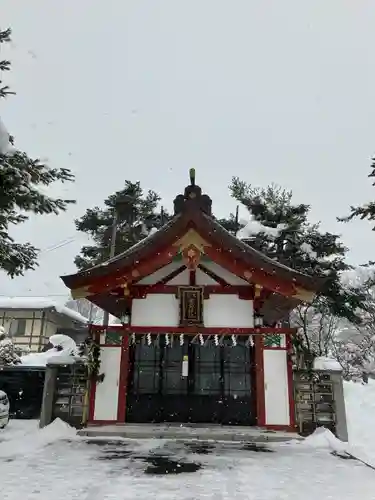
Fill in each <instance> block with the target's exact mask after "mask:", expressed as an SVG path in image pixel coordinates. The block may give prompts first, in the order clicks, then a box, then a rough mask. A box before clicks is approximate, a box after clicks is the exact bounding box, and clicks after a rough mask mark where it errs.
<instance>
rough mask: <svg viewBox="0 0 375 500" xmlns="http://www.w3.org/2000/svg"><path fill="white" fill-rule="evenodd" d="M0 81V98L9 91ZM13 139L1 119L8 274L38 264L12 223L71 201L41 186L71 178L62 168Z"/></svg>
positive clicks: (2, 231) (5, 65) (1, 243)
mask: <svg viewBox="0 0 375 500" xmlns="http://www.w3.org/2000/svg"><path fill="white" fill-rule="evenodd" d="M10 36H11V31H10V29H8V30H5V31H0V45H1V44H2V43H4V42H9V41H10ZM9 69H10V61H7V60H2V61H0V70H1V71H8V70H9ZM12 93H13V92H11V91H10V90H9V87H8V86H6V85H5V86H4V85H2V81H1V80H0V97H6V96H7V95H9V94H12ZM12 145H13V138H12V137H11V136H9V135H8V133H7V131H6V130H5V128H4V127H3V125H2V123H1V122H0V269H2V270H4V271H5V272H6V273H7V274H9V275H10V276H11V277H13V276H17V275H22V274H23V273H24V272H25V271H26V270H28V269H34V268H35V266H36V265H37V254H38V252H37V249H36V248H35V247H34V246H33V245H32V244H31V243H22V244H21V243H17V242H15V241H14V239H13V238H12V237H11V236H10V235H9V230H10V227H11V225H17V224H20V223H22V222H25V221H26V220H28V214H29V213H35V214H52V213H53V214H58V213H59V212H61V211H64V210H66V208H67V206H68V205H69V204H70V203H74V201H73V200H67V199H62V198H52V197H50V196H47V195H46V194H45V193H44V192H43V191H42V190H41V188H43V187H47V186H49V185H50V184H52V183H53V182H55V181H60V182H66V181H72V180H73V178H74V177H73V175H72V174H71V172H70V171H69V170H67V169H65V168H62V169H57V168H50V167H48V166H47V165H45V164H43V163H41V162H40V161H39V160H32V159H30V158H29V157H28V156H27V154H26V153H24V152H21V151H19V150H17V149H16V148H15V147H13V146H12Z"/></svg>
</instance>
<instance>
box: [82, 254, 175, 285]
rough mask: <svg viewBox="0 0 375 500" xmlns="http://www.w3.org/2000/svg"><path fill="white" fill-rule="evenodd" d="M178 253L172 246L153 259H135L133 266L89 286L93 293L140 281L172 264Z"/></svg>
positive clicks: (101, 278) (119, 270) (118, 270)
mask: <svg viewBox="0 0 375 500" xmlns="http://www.w3.org/2000/svg"><path fill="white" fill-rule="evenodd" d="M177 253H178V248H177V247H173V246H170V247H168V248H166V249H164V250H163V251H161V252H158V253H157V254H155V255H154V257H153V258H152V259H144V260H142V261H135V262H134V264H133V265H132V266H131V267H128V268H126V269H121V268H120V269H117V270H116V272H114V273H112V274H110V275H107V276H103V277H100V278H96V279H95V283H94V284H93V285H91V286H89V292H90V293H93V294H100V293H102V292H103V291H108V290H111V289H113V288H116V286H120V285H122V284H124V283H132V282H136V281H139V280H141V279H142V278H143V277H145V276H149V275H150V274H152V273H154V272H155V271H157V270H158V269H160V268H161V267H163V266H166V265H167V264H170V263H171V262H172V260H173V258H174V257H175V256H176V255H177Z"/></svg>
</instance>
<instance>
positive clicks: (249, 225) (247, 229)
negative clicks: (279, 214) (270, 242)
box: [236, 219, 286, 240]
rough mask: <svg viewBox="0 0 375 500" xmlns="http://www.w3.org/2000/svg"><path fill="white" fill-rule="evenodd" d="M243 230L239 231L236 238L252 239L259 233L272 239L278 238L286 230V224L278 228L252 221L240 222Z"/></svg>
mask: <svg viewBox="0 0 375 500" xmlns="http://www.w3.org/2000/svg"><path fill="white" fill-rule="evenodd" d="M240 224H241V225H243V228H242V229H240V230H239V231H237V234H236V237H237V238H238V239H239V240H244V239H246V238H252V237H253V236H256V235H258V234H259V233H264V234H266V235H267V236H269V237H270V238H277V237H278V236H279V234H280V233H281V231H283V230H284V229H285V228H286V225H285V224H278V225H277V226H276V227H268V226H264V225H263V224H262V223H261V222H259V221H257V220H255V219H250V220H249V221H247V222H246V221H240Z"/></svg>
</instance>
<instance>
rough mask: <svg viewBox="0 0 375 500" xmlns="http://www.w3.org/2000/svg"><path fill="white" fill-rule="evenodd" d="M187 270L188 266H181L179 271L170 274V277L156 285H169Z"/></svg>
mask: <svg viewBox="0 0 375 500" xmlns="http://www.w3.org/2000/svg"><path fill="white" fill-rule="evenodd" d="M185 269H186V266H180V267H179V268H178V269H175V270H174V271H172V272H171V273H169V274H168V276H165V277H164V278H163V279H161V280H160V281H158V282H157V283H156V284H157V285H165V284H166V283H168V281H171V280H173V278H175V277H176V276H178V275H179V274H181V273H182V272H183V271H184V270H185Z"/></svg>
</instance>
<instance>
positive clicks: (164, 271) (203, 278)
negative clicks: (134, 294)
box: [137, 260, 249, 286]
mask: <svg viewBox="0 0 375 500" xmlns="http://www.w3.org/2000/svg"><path fill="white" fill-rule="evenodd" d="M181 266H183V261H182V260H178V261H175V262H171V263H170V264H168V265H166V266H164V267H162V268H160V269H158V270H157V271H155V272H154V273H152V274H150V275H149V276H145V277H144V278H142V279H141V280H140V281H139V282H138V283H137V284H139V285H154V284H155V283H157V282H158V281H160V280H162V279H163V278H165V277H167V276H168V275H169V274H171V273H173V272H174V271H176V270H177V269H178V268H180V267H181ZM202 266H204V267H206V268H207V269H208V270H209V271H212V272H213V273H215V274H216V275H217V276H218V277H219V278H222V279H223V280H225V281H226V282H227V283H228V284H229V285H245V286H246V285H247V286H248V285H249V283H248V282H247V281H246V280H243V279H242V278H239V277H238V276H236V275H235V274H233V273H231V272H229V271H227V270H226V269H225V268H224V267H221V266H219V265H218V264H216V263H215V262H213V261H208V260H207V261H206V260H204V261H203V262H202ZM189 274H190V273H189V271H188V269H186V268H185V269H183V270H182V271H181V273H179V274H178V275H177V276H175V277H174V278H172V279H171V280H169V281H168V282H167V284H168V285H189ZM196 284H197V285H217V284H218V283H217V281H215V280H214V279H213V278H211V277H210V276H208V275H207V274H206V273H204V272H203V271H201V270H200V269H197V270H196Z"/></svg>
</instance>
